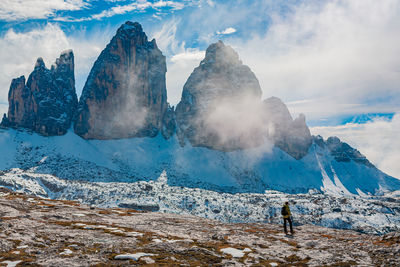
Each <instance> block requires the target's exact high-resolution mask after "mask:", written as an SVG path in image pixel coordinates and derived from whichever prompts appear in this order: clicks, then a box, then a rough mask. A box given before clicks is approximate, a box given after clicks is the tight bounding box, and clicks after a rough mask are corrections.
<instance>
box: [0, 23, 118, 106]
mask: <svg viewBox="0 0 400 267" xmlns="http://www.w3.org/2000/svg"><path fill="white" fill-rule="evenodd" d="M111 35H112V32H111V31H110V29H107V28H102V30H101V32H100V31H98V32H96V33H93V34H92V35H90V36H87V35H86V34H85V32H77V33H76V34H75V35H74V36H66V34H65V33H64V32H63V31H62V30H61V29H60V27H59V26H58V25H56V24H47V25H46V26H45V27H43V28H38V29H35V30H32V31H29V32H24V33H17V32H15V31H14V30H12V29H10V30H9V31H7V32H6V34H5V35H4V36H3V37H1V38H0V51H2V52H1V53H0V62H2V64H1V65H0V103H4V104H6V103H7V97H8V90H9V86H10V84H11V80H12V79H13V78H16V77H19V76H21V75H25V77H26V79H27V78H28V75H29V74H30V73H31V72H32V70H33V68H34V65H35V62H36V59H37V58H38V57H42V58H43V59H44V61H45V63H46V66H47V67H48V68H49V67H50V66H51V64H53V63H54V61H55V59H56V58H57V57H59V56H60V53H61V52H62V51H63V50H66V49H73V50H74V55H75V77H76V88H77V91H78V94H79V93H80V91H81V90H82V87H83V84H84V82H85V81H86V77H87V76H88V74H89V71H90V69H91V67H92V65H93V62H94V61H95V59H96V58H97V57H98V55H99V54H100V52H101V50H103V49H104V47H105V44H106V43H107V42H108V41H109V39H110V38H111ZM4 106H5V105H2V107H0V111H4Z"/></svg>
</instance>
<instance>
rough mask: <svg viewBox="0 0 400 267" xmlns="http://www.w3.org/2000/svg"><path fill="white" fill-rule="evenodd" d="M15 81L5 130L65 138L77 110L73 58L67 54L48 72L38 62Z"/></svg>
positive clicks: (9, 95)
mask: <svg viewBox="0 0 400 267" xmlns="http://www.w3.org/2000/svg"><path fill="white" fill-rule="evenodd" d="M25 82H26V81H25V77H24V76H21V77H19V78H16V79H13V80H12V82H11V86H10V91H9V93H8V102H9V108H8V118H3V122H6V124H7V125H6V126H11V127H23V128H28V129H31V130H33V131H35V132H37V133H40V134H42V135H46V136H47V135H48V136H51V135H63V134H65V133H66V132H67V130H68V129H69V127H70V126H71V122H72V119H73V116H74V113H75V110H76V107H77V103H78V100H77V96H76V92H75V78H74V54H73V52H72V51H71V50H68V51H65V52H63V53H62V54H61V56H60V57H59V58H58V59H57V60H56V63H55V64H54V65H53V66H52V67H51V69H47V68H46V66H45V64H44V62H43V59H42V58H38V59H37V62H36V64H35V68H34V70H33V72H32V73H31V74H30V75H29V78H28V81H27V82H26V83H25Z"/></svg>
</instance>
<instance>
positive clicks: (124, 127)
mask: <svg viewBox="0 0 400 267" xmlns="http://www.w3.org/2000/svg"><path fill="white" fill-rule="evenodd" d="M166 71H167V68H166V63H165V57H164V56H163V55H162V53H161V51H160V50H159V49H158V47H157V44H156V42H155V40H152V41H150V42H149V41H148V40H147V36H146V34H145V33H144V32H143V29H142V26H141V25H140V24H139V23H137V22H130V21H127V22H126V23H125V24H123V25H122V26H121V27H120V28H119V29H118V30H117V33H116V35H115V36H114V37H113V38H112V40H111V41H110V43H109V44H108V45H107V47H106V48H105V49H104V50H103V51H102V52H101V54H100V56H99V57H98V58H97V60H96V62H95V63H94V66H93V68H92V70H91V72H90V74H89V77H88V79H87V81H86V84H85V86H84V88H83V92H82V96H81V98H80V102H79V109H78V113H77V117H76V122H75V126H74V128H75V132H76V133H77V134H78V135H80V136H82V137H83V138H87V139H114V138H127V137H145V136H150V137H153V136H155V135H157V133H158V132H159V131H161V130H162V129H163V119H164V116H165V113H166V111H167V108H168V104H167V91H166V86H165V73H166Z"/></svg>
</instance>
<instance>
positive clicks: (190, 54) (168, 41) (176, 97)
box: [153, 19, 205, 105]
mask: <svg viewBox="0 0 400 267" xmlns="http://www.w3.org/2000/svg"><path fill="white" fill-rule="evenodd" d="M179 23H180V20H177V19H172V20H169V21H167V22H165V23H164V24H163V26H162V27H161V29H160V30H158V31H157V32H155V33H154V34H153V38H155V39H156V40H157V45H158V47H159V48H160V50H161V51H162V52H163V54H164V55H165V56H166V57H167V75H166V83H167V92H168V102H169V103H171V105H176V104H177V103H178V102H179V101H180V99H181V95H182V89H183V85H184V84H185V82H186V80H187V78H188V77H189V75H190V73H192V71H193V69H194V68H195V67H197V66H198V65H199V63H200V61H201V60H202V59H203V58H204V55H205V51H202V50H199V49H194V48H186V47H185V42H184V41H178V40H177V37H176V33H177V29H178V25H179Z"/></svg>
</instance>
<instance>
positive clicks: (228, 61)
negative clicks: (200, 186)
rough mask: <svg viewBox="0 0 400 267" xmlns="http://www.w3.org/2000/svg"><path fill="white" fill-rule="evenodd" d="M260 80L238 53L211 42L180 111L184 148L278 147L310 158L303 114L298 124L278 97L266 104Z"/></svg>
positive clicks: (187, 85)
mask: <svg viewBox="0 0 400 267" xmlns="http://www.w3.org/2000/svg"><path fill="white" fill-rule="evenodd" d="M261 94H262V91H261V88H260V85H259V82H258V80H257V78H256V76H255V75H254V73H253V72H252V71H251V70H250V68H249V67H248V66H246V65H243V64H242V62H241V61H240V60H239V56H238V54H237V53H236V52H235V51H234V50H233V49H232V48H231V47H230V46H226V45H224V44H223V43H222V42H221V41H219V42H218V43H215V44H212V45H210V46H209V47H208V49H207V51H206V56H205V58H204V59H203V61H201V63H200V65H199V66H198V67H197V68H195V69H194V71H193V72H192V74H191V75H190V77H189V79H188V80H187V82H186V83H185V85H184V88H183V92H182V98H181V101H180V103H179V104H178V105H177V108H176V122H177V134H178V138H179V140H180V143H181V145H184V144H185V140H188V141H189V142H190V143H191V145H193V146H204V147H209V148H212V149H218V150H223V151H231V150H237V149H246V148H251V147H256V146H259V145H261V144H263V143H265V142H269V143H271V145H272V144H275V145H276V146H278V147H279V148H281V149H282V150H284V151H286V152H287V153H288V154H290V155H292V156H293V157H294V158H296V159H300V158H302V157H303V156H304V155H305V154H307V151H308V148H309V147H310V145H311V142H312V140H311V134H310V131H309V129H308V127H307V125H306V124H305V118H304V116H300V117H299V118H297V119H295V120H293V119H292V117H291V115H290V113H289V110H288V109H287V107H286V105H285V104H284V103H283V102H282V101H281V100H280V99H279V98H276V97H272V98H269V99H266V100H264V101H261Z"/></svg>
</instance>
